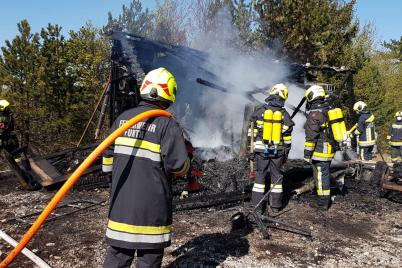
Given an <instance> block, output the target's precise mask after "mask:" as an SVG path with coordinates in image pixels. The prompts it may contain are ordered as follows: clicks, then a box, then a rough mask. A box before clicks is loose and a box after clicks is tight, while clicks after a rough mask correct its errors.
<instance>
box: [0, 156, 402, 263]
mask: <svg viewBox="0 0 402 268" xmlns="http://www.w3.org/2000/svg"><path fill="white" fill-rule="evenodd" d="M199 165H201V166H200V167H202V168H203V172H204V173H205V176H204V177H203V178H202V179H201V183H202V184H203V191H207V192H208V191H209V192H210V193H213V194H219V193H222V194H224V193H225V192H231V191H232V190H233V189H234V187H237V188H236V189H240V190H241V184H239V182H241V181H244V180H248V168H245V166H246V165H247V163H245V162H244V161H241V160H238V159H232V160H229V161H226V162H219V161H217V160H215V161H209V162H208V161H204V162H202V161H201V162H200V163H199ZM287 165H288V166H287V167H286V168H285V169H286V171H287V173H286V176H285V185H293V184H294V182H297V183H299V182H300V181H303V180H305V179H306V177H308V174H303V172H301V169H299V167H300V165H303V164H302V163H300V162H299V163H297V162H291V161H289V163H288V164H287ZM292 167H294V168H293V172H290V170H292ZM179 184H180V183H179ZM179 184H177V185H175V187H179ZM182 184H183V185H184V182H183V183H182ZM236 184H237V186H236ZM246 184H247V185H250V184H252V182H250V181H249V182H247V183H246ZM176 191H177V192H179V191H180V189H179V188H177V189H176ZM54 194H55V192H49V191H46V190H40V191H26V190H22V189H21V188H20V186H19V185H18V183H17V180H16V179H15V178H14V177H13V176H12V175H7V176H2V177H0V221H1V223H0V225H1V228H0V229H1V230H3V231H4V232H6V233H7V234H9V235H10V236H12V237H13V238H15V239H16V240H18V239H19V238H21V236H22V235H23V233H24V232H25V231H26V230H27V229H28V228H29V226H30V224H31V223H32V222H33V221H34V220H35V217H36V216H35V215H32V216H29V217H24V216H25V215H31V214H34V213H40V212H41V211H42V209H43V208H44V207H45V206H46V204H47V203H48V202H49V200H50V199H51V198H52V196H53V195H54ZM194 195H195V196H196V195H197V194H194ZM198 195H202V193H198ZM108 197H109V189H107V188H102V189H94V190H90V191H72V192H71V193H69V195H68V196H67V197H66V198H65V199H64V200H63V202H62V204H61V205H60V206H59V208H58V209H57V210H56V212H55V213H54V214H53V215H52V220H51V221H48V222H47V223H46V224H45V225H44V227H43V228H42V229H41V230H40V232H39V233H38V234H37V235H36V236H35V238H34V239H33V241H31V243H30V244H29V245H28V248H30V249H31V250H33V251H34V252H35V253H36V254H37V255H38V256H40V257H41V258H43V259H44V260H46V261H47V262H48V263H49V264H50V265H51V266H54V267H101V266H102V263H103V259H104V254H105V249H106V244H105V242H104V234H105V227H106V221H107V210H108ZM190 197H191V194H190ZM289 198H290V199H289V201H288V203H287V207H286V208H285V209H284V210H283V211H281V212H279V213H278V214H273V213H271V212H270V211H269V213H270V216H273V217H276V218H277V219H280V220H283V221H287V222H289V223H292V224H295V225H298V226H300V227H302V228H307V229H310V230H311V232H312V234H313V239H312V240H310V239H307V238H305V237H303V236H300V235H297V234H294V233H290V232H286V231H282V230H279V229H275V228H270V229H269V234H270V238H269V239H267V240H264V239H262V237H261V234H260V233H259V231H258V230H257V229H254V230H252V229H242V230H237V231H231V224H230V217H231V216H232V215H233V214H234V213H235V212H237V210H238V208H239V207H238V205H239V202H237V203H236V202H234V203H232V205H231V206H215V207H210V208H203V209H196V210H182V211H178V212H175V214H174V223H173V227H174V235H173V240H172V245H171V246H170V247H169V248H167V249H166V250H165V258H164V261H163V265H164V266H165V267H216V266H220V267H401V266H402V213H401V212H402V204H401V203H399V201H400V199H398V198H400V195H399V194H393V195H391V196H389V198H388V199H384V198H379V197H378V196H377V193H376V191H375V190H373V187H372V186H371V185H370V183H369V182H368V181H365V180H356V179H353V178H350V179H347V180H346V191H345V195H344V196H341V195H338V196H336V197H335V200H334V203H333V205H332V207H331V208H330V210H329V211H327V212H320V211H316V210H315V209H313V208H310V207H309V206H308V204H309V203H311V202H314V201H315V198H316V196H315V195H314V194H311V193H306V194H304V195H302V196H300V197H299V198H294V197H291V196H290V197H289ZM91 204H93V205H92V206H91ZM86 207H87V208H86ZM79 208H84V209H81V210H79ZM63 215H64V216H63ZM10 250H11V247H10V246H9V245H8V244H7V243H6V242H4V241H3V240H0V258H1V259H3V258H4V257H5V255H6V253H7V252H9V251H10ZM10 267H34V265H33V264H32V262H31V261H30V260H29V259H27V258H26V257H25V256H23V255H21V256H19V257H18V258H17V259H16V260H15V262H14V263H13V264H12V265H10Z"/></svg>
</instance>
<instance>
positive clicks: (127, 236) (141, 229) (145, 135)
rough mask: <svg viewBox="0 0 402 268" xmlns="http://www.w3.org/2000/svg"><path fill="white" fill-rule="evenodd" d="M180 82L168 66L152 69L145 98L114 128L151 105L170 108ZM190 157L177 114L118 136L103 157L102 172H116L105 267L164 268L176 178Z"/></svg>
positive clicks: (143, 90)
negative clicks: (172, 183)
mask: <svg viewBox="0 0 402 268" xmlns="http://www.w3.org/2000/svg"><path fill="white" fill-rule="evenodd" d="M176 90H177V89H176V81H175V79H174V76H173V75H172V74H171V73H170V72H169V71H168V70H166V69H165V68H159V69H156V70H153V71H150V72H149V73H148V74H147V75H146V76H145V78H144V81H143V83H142V86H141V88H140V95H141V97H142V100H141V102H140V103H139V105H138V106H137V107H135V108H132V109H129V110H126V111H125V112H123V113H122V114H121V115H119V116H118V117H117V118H116V120H115V121H114V123H113V125H112V127H111V131H114V130H115V129H116V128H118V127H119V126H120V125H122V124H124V123H125V122H126V121H127V120H129V119H130V118H132V117H134V116H136V115H138V114H140V113H142V112H145V111H148V110H152V109H167V108H168V107H169V106H170V105H171V104H173V103H174V101H175V98H176ZM189 165H190V161H189V158H188V154H187V151H186V146H185V143H184V138H183V133H182V130H181V128H180V126H179V124H178V123H177V122H176V121H175V120H174V119H173V118H167V117H156V118H151V119H148V120H146V121H143V122H139V123H137V124H136V125H134V126H133V127H132V128H130V129H129V130H127V131H126V132H125V133H124V134H123V135H122V136H121V137H119V138H117V139H116V141H115V142H114V145H112V146H111V147H110V148H109V149H108V150H107V151H106V152H105V153H104V155H103V166H102V168H103V171H104V172H112V187H111V196H110V208H109V217H108V218H109V220H108V224H107V230H106V242H107V244H108V245H109V247H108V249H107V252H106V257H105V262H104V267H130V265H131V263H132V261H133V258H134V254H135V253H136V255H137V267H160V266H161V263H162V258H163V252H164V248H165V247H168V246H169V245H170V243H171V229H172V189H171V180H172V178H173V177H174V176H183V175H185V174H186V173H187V171H188V169H189Z"/></svg>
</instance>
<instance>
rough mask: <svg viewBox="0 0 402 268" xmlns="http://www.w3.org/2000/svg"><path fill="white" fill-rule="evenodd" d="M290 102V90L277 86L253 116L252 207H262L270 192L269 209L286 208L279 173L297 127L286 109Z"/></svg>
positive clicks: (281, 85)
mask: <svg viewBox="0 0 402 268" xmlns="http://www.w3.org/2000/svg"><path fill="white" fill-rule="evenodd" d="M287 98H288V88H287V87H286V86H285V85H284V84H277V85H275V86H273V87H272V89H271V90H270V92H269V97H268V98H266V99H265V102H266V103H265V104H264V105H263V106H261V107H259V108H257V110H256V111H255V112H254V113H253V114H252V116H251V121H252V122H253V124H254V130H253V131H250V133H254V136H255V142H254V163H255V169H254V171H255V182H254V186H253V189H252V194H251V203H252V205H253V206H255V205H257V204H258V203H259V201H260V200H261V198H262V197H263V195H264V193H266V192H267V191H268V190H269V189H270V188H272V190H271V193H270V196H269V204H270V207H271V208H272V209H273V210H279V209H281V208H282V206H283V205H282V195H283V187H282V180H283V175H282V172H281V170H280V169H281V167H282V165H283V164H284V162H285V160H286V159H287V156H288V154H289V151H290V147H291V143H292V136H291V135H292V130H293V126H294V122H293V121H292V119H291V118H290V115H289V113H288V112H287V111H286V110H285V108H284V105H285V101H286V99H287ZM274 132H277V133H274ZM268 183H269V184H268ZM267 184H268V186H267V187H266V185H267ZM263 213H264V211H263Z"/></svg>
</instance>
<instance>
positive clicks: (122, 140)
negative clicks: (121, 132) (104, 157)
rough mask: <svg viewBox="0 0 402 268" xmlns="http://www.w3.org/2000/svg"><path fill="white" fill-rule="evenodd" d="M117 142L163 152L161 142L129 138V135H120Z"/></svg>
mask: <svg viewBox="0 0 402 268" xmlns="http://www.w3.org/2000/svg"><path fill="white" fill-rule="evenodd" d="M115 144H116V145H124V146H129V147H134V148H140V149H145V150H149V151H151V152H154V153H160V152H161V146H160V144H156V143H152V142H149V141H145V140H137V139H132V138H127V137H118V138H117V139H116V141H115Z"/></svg>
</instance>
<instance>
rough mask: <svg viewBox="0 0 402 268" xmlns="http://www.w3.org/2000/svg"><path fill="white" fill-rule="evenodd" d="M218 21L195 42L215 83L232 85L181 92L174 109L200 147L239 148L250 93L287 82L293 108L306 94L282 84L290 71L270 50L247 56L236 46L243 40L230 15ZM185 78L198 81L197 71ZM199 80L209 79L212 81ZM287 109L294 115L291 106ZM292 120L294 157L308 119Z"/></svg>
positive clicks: (297, 155) (300, 149)
mask: <svg viewBox="0 0 402 268" xmlns="http://www.w3.org/2000/svg"><path fill="white" fill-rule="evenodd" d="M217 18H218V19H219V22H218V23H215V24H216V25H217V27H216V28H215V30H214V31H213V32H209V33H204V34H202V35H201V36H200V37H199V38H198V39H197V40H195V42H194V47H195V48H197V49H199V50H201V51H204V52H206V53H207V55H208V56H207V60H206V61H205V62H203V66H202V67H203V68H204V69H206V70H208V71H210V72H211V73H213V74H214V75H215V76H216V77H215V79H214V82H215V83H218V82H216V81H219V83H220V85H222V86H225V87H229V88H228V90H229V92H230V93H224V92H221V91H219V90H216V89H210V88H207V87H205V86H202V85H199V86H197V87H196V88H184V89H181V90H179V96H178V100H177V102H178V104H177V106H180V107H176V108H175V112H178V119H179V121H180V122H181V124H182V125H184V127H185V128H187V129H188V130H190V131H189V132H190V133H189V134H190V137H191V140H192V142H193V144H194V145H195V146H197V147H219V146H233V144H232V140H233V141H234V142H235V144H237V145H238V144H239V141H240V136H241V132H242V127H243V116H244V108H245V105H246V104H248V103H250V100H249V99H247V97H246V92H247V91H251V90H253V89H254V88H255V87H259V88H261V87H264V88H267V89H268V88H270V87H272V86H273V85H274V84H276V83H282V82H284V83H285V84H286V85H287V86H288V88H289V99H288V100H287V104H292V105H293V106H297V104H298V103H299V101H300V100H301V98H302V97H303V93H304V90H303V89H301V88H299V87H297V86H296V85H292V84H289V83H287V82H286V81H284V79H285V78H286V76H287V74H288V69H287V68H288V67H287V65H286V64H285V63H280V62H278V61H277V60H276V59H275V57H274V56H273V55H272V54H271V53H270V52H269V51H267V50H261V51H254V52H252V53H250V52H249V53H246V52H244V51H241V50H240V49H239V48H237V47H236V44H237V42H238V40H239V36H238V33H237V31H236V29H235V27H234V26H233V25H232V22H231V18H230V14H229V12H226V11H225V10H222V11H221V12H219V13H218V15H217ZM186 75H187V76H190V77H192V78H191V79H194V80H195V79H196V78H197V77H198V75H199V73H197V72H194V73H191V74H186ZM201 78H203V79H206V80H208V78H209V77H201ZM179 86H180V84H179ZM181 97H183V98H182V99H181ZM255 97H256V98H258V100H259V101H261V102H263V101H264V99H265V98H266V96H265V95H263V94H258V95H256V96H255ZM175 106H176V105H175ZM287 110H288V112H289V113H290V114H291V113H292V110H290V109H289V108H288V107H287ZM294 121H295V123H296V126H295V129H294V131H293V146H292V150H291V153H290V157H291V158H302V156H303V144H304V129H303V126H304V122H305V117H304V116H303V114H300V113H299V114H298V115H296V117H295V118H294ZM237 149H238V146H237V148H235V150H237ZM220 157H222V156H221V155H220ZM228 157H229V156H228Z"/></svg>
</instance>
